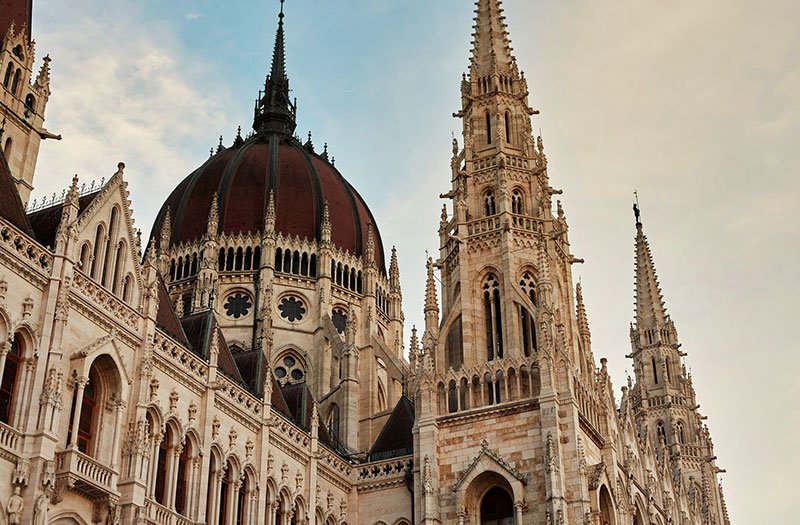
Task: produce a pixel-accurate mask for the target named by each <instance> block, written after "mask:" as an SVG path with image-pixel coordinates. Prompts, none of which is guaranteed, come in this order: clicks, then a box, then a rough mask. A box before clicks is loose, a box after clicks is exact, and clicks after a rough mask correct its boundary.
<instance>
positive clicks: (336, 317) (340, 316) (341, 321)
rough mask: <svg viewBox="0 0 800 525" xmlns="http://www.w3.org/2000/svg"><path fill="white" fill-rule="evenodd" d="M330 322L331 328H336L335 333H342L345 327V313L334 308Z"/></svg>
mask: <svg viewBox="0 0 800 525" xmlns="http://www.w3.org/2000/svg"><path fill="white" fill-rule="evenodd" d="M331 320H332V321H333V326H335V327H336V331H337V332H339V333H340V334H342V333H344V329H345V327H346V326H347V314H346V313H345V311H344V310H342V309H341V308H334V310H333V316H332V318H331Z"/></svg>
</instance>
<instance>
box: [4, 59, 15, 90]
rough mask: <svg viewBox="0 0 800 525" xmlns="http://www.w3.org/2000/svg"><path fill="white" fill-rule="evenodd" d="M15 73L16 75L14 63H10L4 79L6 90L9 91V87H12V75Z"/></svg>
mask: <svg viewBox="0 0 800 525" xmlns="http://www.w3.org/2000/svg"><path fill="white" fill-rule="evenodd" d="M13 73H14V63H13V62H9V63H8V67H6V74H5V76H4V77H3V87H5V88H6V89H8V87H9V86H10V85H11V75H12V74H13Z"/></svg>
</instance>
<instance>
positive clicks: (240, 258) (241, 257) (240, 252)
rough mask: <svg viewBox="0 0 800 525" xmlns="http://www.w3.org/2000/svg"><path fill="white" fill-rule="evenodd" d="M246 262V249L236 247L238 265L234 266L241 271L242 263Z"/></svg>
mask: <svg viewBox="0 0 800 525" xmlns="http://www.w3.org/2000/svg"><path fill="white" fill-rule="evenodd" d="M243 263H244V250H242V248H241V247H239V248H237V249H236V267H235V268H234V269H235V270H236V271H237V272H238V271H241V269H242V265H243Z"/></svg>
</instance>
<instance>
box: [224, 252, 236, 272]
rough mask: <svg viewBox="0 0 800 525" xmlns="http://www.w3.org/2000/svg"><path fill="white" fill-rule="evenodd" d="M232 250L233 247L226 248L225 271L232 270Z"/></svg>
mask: <svg viewBox="0 0 800 525" xmlns="http://www.w3.org/2000/svg"><path fill="white" fill-rule="evenodd" d="M233 254H234V251H233V248H228V256H227V257H226V258H225V271H226V272H232V271H233V260H234V255H233Z"/></svg>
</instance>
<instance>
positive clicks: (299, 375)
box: [292, 368, 303, 381]
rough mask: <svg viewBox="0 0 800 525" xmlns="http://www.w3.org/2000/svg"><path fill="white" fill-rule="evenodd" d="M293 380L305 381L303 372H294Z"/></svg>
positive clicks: (295, 370) (296, 370)
mask: <svg viewBox="0 0 800 525" xmlns="http://www.w3.org/2000/svg"><path fill="white" fill-rule="evenodd" d="M292 379H294V380H295V381H300V380H301V379H303V371H302V370H298V369H297V368H295V369H294V370H292Z"/></svg>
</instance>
